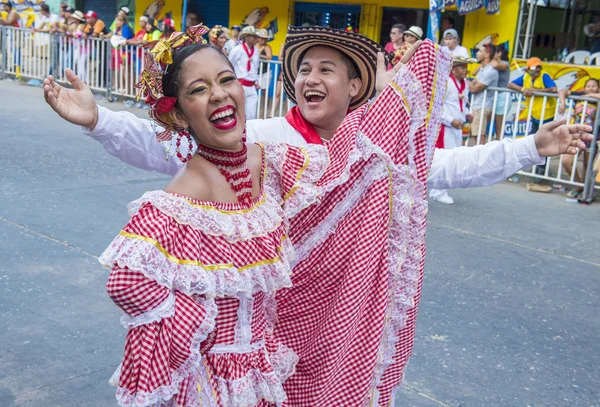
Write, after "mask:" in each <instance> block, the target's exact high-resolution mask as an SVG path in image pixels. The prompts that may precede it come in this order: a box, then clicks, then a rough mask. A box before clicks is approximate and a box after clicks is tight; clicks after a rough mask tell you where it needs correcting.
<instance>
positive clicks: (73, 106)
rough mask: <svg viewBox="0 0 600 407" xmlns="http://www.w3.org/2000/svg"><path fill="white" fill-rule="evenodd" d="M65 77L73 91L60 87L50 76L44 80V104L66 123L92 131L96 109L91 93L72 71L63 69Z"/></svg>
mask: <svg viewBox="0 0 600 407" xmlns="http://www.w3.org/2000/svg"><path fill="white" fill-rule="evenodd" d="M65 75H66V77H67V79H68V80H69V82H70V83H71V85H73V88H74V89H67V88H65V87H62V86H60V85H59V84H58V83H56V82H55V81H54V77H52V75H50V76H48V77H47V78H46V79H44V99H46V103H48V104H49V105H50V107H51V108H52V109H53V110H54V111H55V112H56V113H58V115H59V116H60V117H62V118H63V119H65V120H66V121H68V122H71V123H73V124H77V125H79V126H83V127H87V128H89V129H90V130H94V128H95V127H96V123H97V122H98V107H97V106H96V101H95V100H94V95H93V94H92V91H91V90H90V88H89V86H87V85H86V84H85V83H83V82H82V81H81V80H80V79H79V78H78V77H77V75H75V73H74V72H73V71H72V70H70V69H65Z"/></svg>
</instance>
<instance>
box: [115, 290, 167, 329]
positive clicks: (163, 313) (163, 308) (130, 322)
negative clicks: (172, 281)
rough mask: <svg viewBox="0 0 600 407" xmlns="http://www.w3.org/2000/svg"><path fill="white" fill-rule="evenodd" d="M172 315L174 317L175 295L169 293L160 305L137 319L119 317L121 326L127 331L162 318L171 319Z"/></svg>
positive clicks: (125, 316) (128, 316)
mask: <svg viewBox="0 0 600 407" xmlns="http://www.w3.org/2000/svg"><path fill="white" fill-rule="evenodd" d="M173 315H175V293H173V292H171V293H170V294H169V296H168V297H167V299H166V300H164V301H163V303H162V304H160V305H159V306H158V307H156V308H154V309H151V310H150V311H148V312H144V313H143V314H141V315H138V316H137V317H132V316H130V315H123V316H122V317H121V324H122V325H123V326H124V327H125V328H127V329H129V328H135V327H137V326H140V325H147V324H151V323H152V322H157V321H160V320H161V319H163V318H169V317H172V316H173Z"/></svg>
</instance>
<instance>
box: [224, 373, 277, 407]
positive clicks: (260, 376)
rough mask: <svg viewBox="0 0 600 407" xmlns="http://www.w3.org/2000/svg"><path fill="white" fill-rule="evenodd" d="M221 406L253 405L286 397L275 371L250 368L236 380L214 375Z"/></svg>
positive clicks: (247, 406) (242, 406) (239, 406)
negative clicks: (267, 371) (266, 371)
mask: <svg viewBox="0 0 600 407" xmlns="http://www.w3.org/2000/svg"><path fill="white" fill-rule="evenodd" d="M214 378H215V381H216V382H217V387H218V389H219V397H220V398H221V405H222V406H223V407H253V406H255V405H256V404H258V402H260V401H261V400H265V401H269V402H271V403H281V402H284V401H285V400H286V399H287V396H286V394H285V391H284V390H283V385H282V384H281V382H280V381H279V378H277V376H276V375H275V373H262V372H260V371H258V370H255V369H253V370H250V371H248V373H247V374H246V375H245V376H243V377H241V378H239V379H236V380H225V379H223V378H221V377H218V376H214Z"/></svg>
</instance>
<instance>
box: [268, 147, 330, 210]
mask: <svg viewBox="0 0 600 407" xmlns="http://www.w3.org/2000/svg"><path fill="white" fill-rule="evenodd" d="M263 148H264V151H265V159H266V160H267V165H268V166H269V170H270V171H269V173H271V174H272V173H273V172H276V173H277V174H278V176H277V177H274V176H270V177H267V178H268V180H267V182H265V184H266V187H267V188H270V191H271V192H273V193H279V196H281V175H282V173H283V164H284V162H285V159H286V151H287V146H286V145H285V144H280V143H264V147H263ZM302 150H303V152H304V154H305V160H306V161H305V163H304V165H305V167H304V169H303V170H301V171H300V173H299V174H298V176H297V177H296V183H295V185H294V186H293V187H292V188H291V190H290V192H289V193H288V194H287V196H286V197H285V200H284V202H283V210H284V213H285V218H286V219H290V218H292V217H293V216H295V215H296V214H298V213H299V212H300V211H302V210H303V209H305V208H307V207H308V206H310V205H312V204H313V203H315V202H316V201H317V199H318V197H319V195H320V194H321V193H322V191H321V189H320V188H319V187H317V185H316V183H317V181H318V180H319V179H320V178H321V177H322V176H323V173H324V172H325V170H326V169H327V166H328V165H329V154H328V153H327V148H326V147H324V146H321V145H317V144H309V145H307V146H304V147H302ZM278 184H279V185H278Z"/></svg>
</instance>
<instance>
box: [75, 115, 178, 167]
mask: <svg viewBox="0 0 600 407" xmlns="http://www.w3.org/2000/svg"><path fill="white" fill-rule="evenodd" d="M155 129H156V127H153V125H152V123H151V122H150V120H145V119H140V118H139V117H137V116H136V115H134V114H132V113H129V112H113V111H111V110H108V109H106V108H104V107H101V106H98V121H97V123H96V126H95V127H94V129H93V130H92V129H90V128H86V127H83V134H85V135H87V136H89V137H91V138H93V139H95V140H96V141H98V142H99V143H100V144H102V147H104V149H105V150H106V152H107V153H109V154H110V155H112V156H114V157H117V158H118V159H119V160H121V161H123V162H124V163H126V164H129V165H132V166H134V167H137V168H141V169H143V170H147V171H156V172H160V173H161V174H166V175H171V176H173V175H175V174H176V173H177V171H179V169H180V168H181V166H182V165H183V163H182V162H181V161H180V160H179V159H177V157H175V156H171V155H170V154H169V152H168V151H167V149H166V148H165V146H164V145H163V144H161V143H159V142H157V141H156V130H155ZM169 150H170V151H175V150H174V145H172V146H171V148H169Z"/></svg>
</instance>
